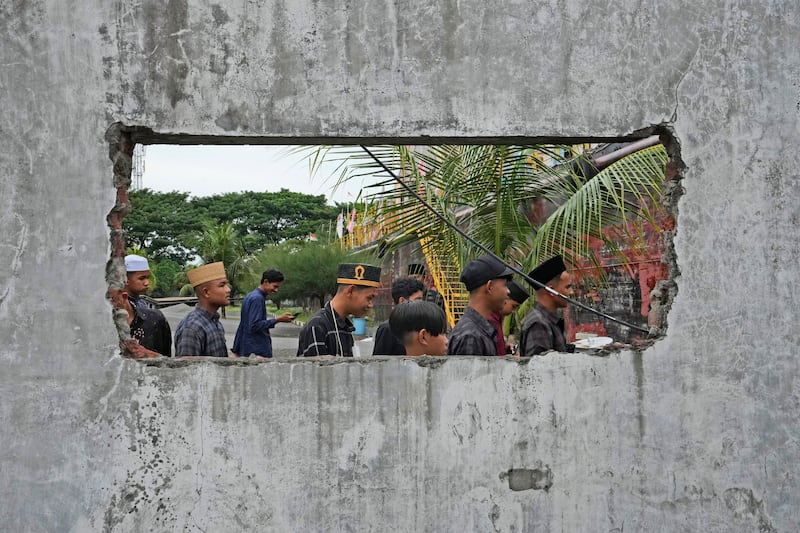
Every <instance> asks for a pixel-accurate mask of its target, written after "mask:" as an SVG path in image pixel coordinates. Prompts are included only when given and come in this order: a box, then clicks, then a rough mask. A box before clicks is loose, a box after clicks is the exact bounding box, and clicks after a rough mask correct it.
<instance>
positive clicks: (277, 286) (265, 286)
mask: <svg viewBox="0 0 800 533" xmlns="http://www.w3.org/2000/svg"><path fill="white" fill-rule="evenodd" d="M281 283H283V282H282V281H265V282H264V283H262V284H261V289H262V290H263V291H264V293H265V294H266V295H267V296H270V295H272V294H275V293H276V292H278V291H279V290H281Z"/></svg>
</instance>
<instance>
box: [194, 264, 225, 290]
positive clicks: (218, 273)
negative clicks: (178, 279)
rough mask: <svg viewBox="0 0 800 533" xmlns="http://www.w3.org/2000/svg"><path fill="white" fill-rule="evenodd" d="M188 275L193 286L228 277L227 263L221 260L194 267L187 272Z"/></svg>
mask: <svg viewBox="0 0 800 533" xmlns="http://www.w3.org/2000/svg"><path fill="white" fill-rule="evenodd" d="M186 277H188V278H189V283H191V284H192V287H197V286H198V285H202V284H203V283H205V282H207V281H213V280H215V279H227V276H226V275H225V265H224V264H222V262H221V261H218V262H216V263H209V264H207V265H203V266H199V267H197V268H193V269H192V270H189V271H188V272H186Z"/></svg>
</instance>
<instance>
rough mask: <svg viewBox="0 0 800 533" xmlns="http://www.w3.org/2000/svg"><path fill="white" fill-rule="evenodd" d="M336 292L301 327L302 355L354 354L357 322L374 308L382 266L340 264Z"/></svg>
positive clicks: (343, 355) (299, 347) (299, 344)
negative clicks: (352, 319)
mask: <svg viewBox="0 0 800 533" xmlns="http://www.w3.org/2000/svg"><path fill="white" fill-rule="evenodd" d="M336 284H337V287H336V294H335V295H334V297H333V299H332V300H331V301H329V302H328V303H326V304H325V305H324V306H323V308H322V309H320V310H319V311H317V314H315V315H314V316H313V317H311V319H310V320H309V321H308V323H307V324H306V325H305V326H303V329H301V330H300V337H299V339H298V342H297V355H298V357H300V356H302V357H312V356H318V355H335V356H339V357H353V345H354V344H355V339H354V338H353V331H355V327H353V323H352V322H351V321H350V318H349V317H350V316H354V317H363V316H364V315H366V314H367V313H368V312H369V310H370V309H372V305H373V300H374V299H375V295H376V294H377V290H378V287H380V286H381V269H380V267H376V266H372V265H365V264H360V263H343V264H341V265H339V270H338V276H337V278H336Z"/></svg>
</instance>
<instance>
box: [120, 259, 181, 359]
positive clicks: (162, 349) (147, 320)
mask: <svg viewBox="0 0 800 533" xmlns="http://www.w3.org/2000/svg"><path fill="white" fill-rule="evenodd" d="M125 271H126V274H127V280H126V281H125V289H124V291H123V294H124V295H126V297H127V299H128V305H126V306H125V309H126V310H127V311H128V325H129V326H130V328H131V330H130V331H131V337H132V338H134V339H136V341H138V342H139V344H141V345H142V346H144V347H145V348H147V349H148V350H152V351H154V352H157V353H160V354H161V355H163V356H165V357H169V356H170V355H172V353H171V352H172V332H171V331H170V328H169V322H167V319H166V318H164V313H162V312H161V311H159V310H158V309H150V308H149V307H148V306H147V304H146V303H145V302H144V300H142V299H141V298H140V296H142V295H144V294H146V293H147V290H148V288H149V287H150V265H148V264H147V259H146V258H144V257H142V256H140V255H127V256H125Z"/></svg>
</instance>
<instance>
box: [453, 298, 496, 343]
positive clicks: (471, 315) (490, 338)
mask: <svg viewBox="0 0 800 533" xmlns="http://www.w3.org/2000/svg"><path fill="white" fill-rule="evenodd" d="M496 335H497V330H496V329H495V327H494V325H492V323H491V322H489V321H488V320H486V319H485V318H483V316H482V315H481V314H480V313H478V312H477V311H476V310H475V309H473V308H472V307H467V310H466V311H464V315H463V316H462V317H461V320H459V321H458V324H456V327H454V328H453V331H452V332H450V339H449V341H448V344H447V355H497V345H496V344H495V340H494V339H495V337H496Z"/></svg>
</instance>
